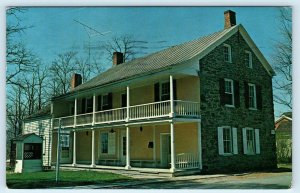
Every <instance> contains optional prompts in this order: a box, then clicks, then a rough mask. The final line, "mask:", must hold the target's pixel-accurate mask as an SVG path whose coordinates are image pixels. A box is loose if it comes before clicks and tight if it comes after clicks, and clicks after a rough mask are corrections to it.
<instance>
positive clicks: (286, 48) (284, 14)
mask: <svg viewBox="0 0 300 193" xmlns="http://www.w3.org/2000/svg"><path fill="white" fill-rule="evenodd" d="M279 21H280V27H279V30H280V32H281V39H279V40H278V41H276V44H275V48H274V49H275V55H274V57H273V58H274V64H275V65H274V69H275V71H276V73H277V77H276V78H275V80H274V82H275V84H274V86H275V89H276V91H277V92H276V94H275V102H277V103H279V104H281V105H284V106H285V107H287V108H289V109H292V14H291V9H289V8H281V9H280V17H279Z"/></svg>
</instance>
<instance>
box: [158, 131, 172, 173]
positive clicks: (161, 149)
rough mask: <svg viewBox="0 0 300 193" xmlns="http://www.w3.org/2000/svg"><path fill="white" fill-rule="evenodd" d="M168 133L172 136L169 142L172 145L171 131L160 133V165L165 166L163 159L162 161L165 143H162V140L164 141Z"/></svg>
mask: <svg viewBox="0 0 300 193" xmlns="http://www.w3.org/2000/svg"><path fill="white" fill-rule="evenodd" d="M166 135H168V136H169V137H170V140H169V142H170V145H171V134H170V133H160V166H161V167H164V165H163V161H162V158H163V143H162V141H163V136H166ZM167 161H168V160H167Z"/></svg>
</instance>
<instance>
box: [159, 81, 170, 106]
mask: <svg viewBox="0 0 300 193" xmlns="http://www.w3.org/2000/svg"><path fill="white" fill-rule="evenodd" d="M160 88H161V92H160V93H161V94H160V100H161V101H165V100H170V82H164V83H161V87H160Z"/></svg>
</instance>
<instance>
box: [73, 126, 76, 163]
mask: <svg viewBox="0 0 300 193" xmlns="http://www.w3.org/2000/svg"><path fill="white" fill-rule="evenodd" d="M72 165H73V166H76V131H75V130H73V164H72Z"/></svg>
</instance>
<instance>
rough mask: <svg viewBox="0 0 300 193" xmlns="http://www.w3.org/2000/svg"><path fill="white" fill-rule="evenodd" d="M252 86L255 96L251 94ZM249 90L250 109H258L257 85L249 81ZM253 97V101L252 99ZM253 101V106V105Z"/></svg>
mask: <svg viewBox="0 0 300 193" xmlns="http://www.w3.org/2000/svg"><path fill="white" fill-rule="evenodd" d="M251 88H253V96H251ZM248 89H249V90H248V92H249V96H248V100H249V109H250V110H257V95H256V85H255V84H252V83H248ZM251 99H252V100H253V101H251ZM251 103H252V105H253V106H251Z"/></svg>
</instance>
